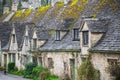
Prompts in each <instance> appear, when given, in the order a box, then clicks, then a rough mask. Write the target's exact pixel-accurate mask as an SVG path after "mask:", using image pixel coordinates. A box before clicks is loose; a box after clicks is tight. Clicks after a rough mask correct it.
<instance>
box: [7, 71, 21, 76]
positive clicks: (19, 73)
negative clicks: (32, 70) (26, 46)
mask: <svg viewBox="0 0 120 80" xmlns="http://www.w3.org/2000/svg"><path fill="white" fill-rule="evenodd" d="M9 73H10V74H14V75H18V76H22V75H23V70H19V71H16V70H14V71H11V72H9Z"/></svg>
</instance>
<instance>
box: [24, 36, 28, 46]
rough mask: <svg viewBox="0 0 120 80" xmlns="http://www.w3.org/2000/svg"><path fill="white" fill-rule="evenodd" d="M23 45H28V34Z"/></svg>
mask: <svg viewBox="0 0 120 80" xmlns="http://www.w3.org/2000/svg"><path fill="white" fill-rule="evenodd" d="M25 45H26V46H28V36H25Z"/></svg>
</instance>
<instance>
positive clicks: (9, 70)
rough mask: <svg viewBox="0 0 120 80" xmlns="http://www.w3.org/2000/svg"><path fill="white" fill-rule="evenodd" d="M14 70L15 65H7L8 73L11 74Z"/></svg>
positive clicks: (11, 63)
mask: <svg viewBox="0 0 120 80" xmlns="http://www.w3.org/2000/svg"><path fill="white" fill-rule="evenodd" d="M14 70H15V63H13V62H10V63H8V72H11V71H14Z"/></svg>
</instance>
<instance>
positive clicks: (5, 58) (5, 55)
mask: <svg viewBox="0 0 120 80" xmlns="http://www.w3.org/2000/svg"><path fill="white" fill-rule="evenodd" d="M6 65H7V54H4V67H6Z"/></svg>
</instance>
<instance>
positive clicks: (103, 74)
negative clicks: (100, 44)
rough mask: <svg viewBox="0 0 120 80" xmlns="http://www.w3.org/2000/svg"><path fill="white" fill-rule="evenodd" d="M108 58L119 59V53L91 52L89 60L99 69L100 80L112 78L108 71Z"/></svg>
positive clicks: (110, 79)
mask: <svg viewBox="0 0 120 80" xmlns="http://www.w3.org/2000/svg"><path fill="white" fill-rule="evenodd" d="M108 59H111V60H114V59H117V60H118V61H119V60H120V55H119V54H114V53H113V54H110V53H92V56H91V62H92V63H93V66H94V67H95V68H96V69H97V70H99V71H100V80H113V79H112V76H110V73H109V71H108V66H109V64H108Z"/></svg>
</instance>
